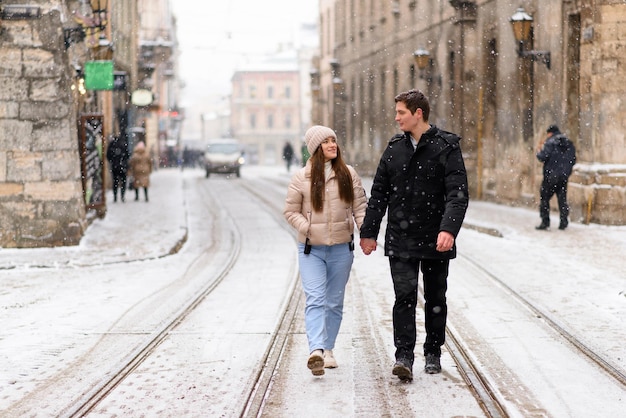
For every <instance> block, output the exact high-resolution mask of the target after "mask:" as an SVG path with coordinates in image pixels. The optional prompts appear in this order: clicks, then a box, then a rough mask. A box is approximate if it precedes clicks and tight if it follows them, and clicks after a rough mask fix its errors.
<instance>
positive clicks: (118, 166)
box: [107, 136, 128, 202]
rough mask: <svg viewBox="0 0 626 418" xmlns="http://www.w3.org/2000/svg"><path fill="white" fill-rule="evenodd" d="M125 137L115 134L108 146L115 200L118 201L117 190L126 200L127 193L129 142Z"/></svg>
mask: <svg viewBox="0 0 626 418" xmlns="http://www.w3.org/2000/svg"><path fill="white" fill-rule="evenodd" d="M122 138H123V137H120V136H114V137H113V139H112V140H111V143H110V144H109V146H108V148H107V160H109V163H110V165H111V176H112V178H113V201H114V202H117V190H118V189H119V190H120V198H121V199H122V202H124V201H125V200H124V195H125V194H126V173H127V172H128V142H127V141H126V140H125V139H122Z"/></svg>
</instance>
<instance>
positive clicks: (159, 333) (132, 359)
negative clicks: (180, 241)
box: [63, 188, 241, 417]
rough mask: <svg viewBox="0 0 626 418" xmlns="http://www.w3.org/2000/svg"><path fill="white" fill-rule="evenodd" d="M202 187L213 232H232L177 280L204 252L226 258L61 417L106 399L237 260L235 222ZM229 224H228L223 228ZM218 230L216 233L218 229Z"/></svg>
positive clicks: (78, 414)
mask: <svg viewBox="0 0 626 418" xmlns="http://www.w3.org/2000/svg"><path fill="white" fill-rule="evenodd" d="M200 190H202V194H203V197H204V198H203V199H200V200H201V201H202V202H205V209H207V210H208V213H211V215H212V222H211V228H212V233H213V234H215V235H222V234H223V231H224V230H228V231H233V233H230V239H228V240H227V239H218V240H216V242H214V244H213V245H212V246H211V247H209V248H207V249H206V250H205V251H203V252H202V253H200V254H198V256H197V257H196V258H195V260H194V261H193V262H192V263H191V264H190V265H189V266H188V268H187V269H186V271H185V273H184V274H183V276H182V277H181V279H179V280H178V281H179V282H185V281H188V280H189V277H190V276H194V275H195V274H196V273H195V271H194V270H195V268H196V266H197V264H198V263H206V260H203V259H204V258H206V252H212V253H225V254H226V258H225V259H223V260H221V261H220V264H219V267H217V268H216V271H215V273H214V275H213V277H212V278H211V279H210V280H208V281H206V282H205V283H204V284H203V285H202V286H201V287H200V288H198V289H197V290H196V291H195V292H194V293H193V294H192V296H191V297H190V298H188V299H187V300H185V301H184V303H182V305H180V307H179V309H178V310H177V311H176V312H174V313H173V314H172V315H171V317H169V318H168V319H167V320H166V321H164V323H163V324H162V325H161V326H160V327H159V328H157V329H155V330H154V331H152V333H151V334H150V335H149V337H148V338H146V339H145V340H144V341H143V342H142V343H141V344H140V345H139V347H137V348H136V349H135V350H134V351H133V352H132V353H131V354H130V355H129V356H127V357H126V358H124V359H123V360H121V361H120V362H119V366H118V368H117V369H114V370H109V372H108V373H107V376H108V377H107V378H105V379H103V380H102V381H101V382H99V383H98V384H97V385H95V386H94V387H92V388H91V390H90V391H88V392H86V393H85V394H84V396H82V397H80V398H78V399H77V400H76V402H75V403H74V404H73V405H71V406H70V407H69V408H68V409H67V410H66V411H64V414H63V415H64V416H67V417H82V416H85V415H87V414H88V413H89V412H90V411H92V410H93V408H94V407H95V406H96V405H98V403H99V402H101V401H102V400H103V399H104V398H106V397H107V396H108V395H109V394H110V393H111V392H112V391H113V390H114V389H115V388H116V387H117V386H118V385H119V384H120V382H122V381H123V380H124V379H125V378H126V377H127V376H129V375H130V374H131V373H132V372H133V371H134V370H135V369H136V368H137V367H138V366H139V365H140V364H141V363H143V362H144V361H145V360H146V359H147V358H148V357H149V356H150V354H151V353H152V352H153V351H154V349H155V348H156V347H157V346H158V345H159V344H161V343H162V342H163V341H164V340H165V339H166V338H168V336H169V334H170V332H171V331H172V330H173V329H174V328H176V327H177V326H178V325H179V324H180V323H181V322H182V321H184V319H185V317H186V316H187V315H189V313H190V312H192V311H193V310H194V309H195V308H196V307H197V306H198V305H199V304H200V303H201V302H202V301H203V300H204V299H205V298H206V296H207V295H209V294H210V293H211V292H213V290H214V289H215V288H216V287H217V286H219V284H220V283H221V282H222V280H223V279H224V278H225V277H226V276H227V275H228V273H229V272H230V270H231V269H232V267H233V265H234V264H235V263H236V262H237V259H238V257H239V254H240V250H241V233H240V231H239V230H238V229H237V227H236V224H235V223H233V222H232V221H228V219H227V218H226V217H224V216H225V215H227V213H226V211H224V210H221V208H215V207H213V206H212V205H209V204H208V202H219V199H217V198H216V196H213V195H212V192H211V191H210V189H207V188H204V189H200ZM225 224H228V225H229V227H225ZM218 229H219V230H220V232H219V234H218V233H217V230H218ZM226 247H230V249H228V250H227V251H223V250H225V249H226ZM220 250H221V251H220Z"/></svg>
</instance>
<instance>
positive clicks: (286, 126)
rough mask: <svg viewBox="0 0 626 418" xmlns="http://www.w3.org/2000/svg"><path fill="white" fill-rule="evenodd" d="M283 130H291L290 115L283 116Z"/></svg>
mask: <svg viewBox="0 0 626 418" xmlns="http://www.w3.org/2000/svg"><path fill="white" fill-rule="evenodd" d="M285 128H291V113H287V114H286V115H285Z"/></svg>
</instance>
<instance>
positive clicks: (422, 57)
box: [413, 48, 430, 79]
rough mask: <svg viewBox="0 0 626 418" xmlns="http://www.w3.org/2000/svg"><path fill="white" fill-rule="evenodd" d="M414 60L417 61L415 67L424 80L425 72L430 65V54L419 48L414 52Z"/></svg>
mask: <svg viewBox="0 0 626 418" xmlns="http://www.w3.org/2000/svg"><path fill="white" fill-rule="evenodd" d="M413 59H414V60H415V65H417V68H418V69H419V70H420V78H421V79H423V78H424V70H426V68H427V67H428V65H429V64H430V53H429V52H428V51H427V50H426V49H424V48H418V49H416V50H415V52H413Z"/></svg>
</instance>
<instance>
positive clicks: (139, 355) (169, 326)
mask: <svg viewBox="0 0 626 418" xmlns="http://www.w3.org/2000/svg"><path fill="white" fill-rule="evenodd" d="M256 185H257V186H259V183H257V184H256ZM239 186H241V187H242V188H243V189H244V190H246V191H247V192H248V193H249V197H250V198H252V199H254V200H256V201H257V204H258V205H257V206H258V207H261V206H262V207H265V209H264V210H265V211H266V212H267V213H268V214H269V215H270V216H271V217H273V218H274V219H275V220H276V222H277V224H278V225H280V226H281V227H282V228H284V229H285V230H289V231H290V227H289V225H287V223H286V222H285V221H284V219H282V217H281V216H280V213H282V210H281V208H279V207H278V206H277V203H280V204H282V203H283V199H282V197H281V198H279V199H278V200H277V201H276V200H272V199H271V198H268V196H267V193H268V191H269V190H268V189H267V188H263V186H261V187H260V188H259V187H253V186H251V185H250V184H248V183H243V182H242V183H239ZM269 192H270V193H271V191H269ZM205 193H209V194H210V193H211V192H205ZM201 200H202V201H204V202H211V203H213V204H215V202H219V200H220V199H219V198H218V197H217V196H215V195H213V196H209V195H205V196H204V198H203V199H201ZM208 206H210V205H209V204H208V203H207V207H208ZM212 210H213V211H214V212H215V214H220V216H225V215H226V214H227V212H228V211H226V210H224V208H223V207H217V208H215V207H214V208H213V209H212ZM228 216H230V215H228ZM228 216H227V217H228ZM224 221H225V218H222V219H221V220H220V219H219V218H216V219H215V222H213V224H214V225H216V224H223V223H224ZM226 230H235V231H236V233H235V234H233V235H234V238H235V239H234V240H222V241H230V242H231V246H232V247H231V249H230V250H229V251H228V259H227V260H222V262H221V263H222V264H221V265H220V272H219V273H218V274H216V276H215V277H214V279H213V280H211V281H210V282H207V283H206V285H205V286H203V287H202V288H201V289H199V290H198V292H197V293H196V294H194V295H193V296H192V297H191V298H190V299H189V300H187V301H186V302H185V304H184V305H183V306H181V308H180V309H179V311H178V312H176V313H175V314H174V315H173V316H172V318H170V319H169V320H168V321H167V323H166V324H165V325H163V326H162V327H161V328H160V329H158V330H155V331H154V332H153V333H152V335H151V336H150V338H148V339H147V340H146V341H145V343H144V344H143V345H142V346H141V347H140V348H139V349H137V350H135V352H133V353H132V354H131V355H130V356H129V357H128V358H127V359H126V360H124V361H123V362H122V366H121V367H120V368H119V369H117V370H115V371H114V372H112V373H111V378H108V379H106V381H103V382H102V383H101V384H99V385H98V386H97V387H94V388H93V390H92V391H90V392H88V393H86V394H85V396H83V397H82V398H81V399H79V400H78V401H77V402H76V403H75V404H74V405H73V407H72V408H71V409H69V410H68V411H67V413H66V414H64V416H68V417H79V416H85V415H88V414H89V413H90V412H92V411H94V409H95V408H96V407H97V406H98V405H99V404H100V402H101V401H103V400H105V399H106V398H107V397H108V396H110V395H111V394H113V392H114V391H115V389H116V388H117V387H118V385H120V383H121V382H123V381H124V379H126V378H127V377H128V376H130V375H131V374H132V373H133V372H134V371H135V370H136V369H137V368H138V367H139V366H140V365H141V364H142V363H144V362H145V361H146V360H147V359H148V358H150V356H151V355H153V354H154V351H155V350H156V349H157V347H158V346H159V345H160V344H162V343H163V342H164V341H165V340H167V339H168V337H169V336H170V334H171V333H172V331H174V330H175V328H176V327H177V326H178V325H180V324H182V323H183V322H184V321H185V318H186V317H187V316H188V315H189V314H190V313H191V312H193V311H194V310H195V309H196V307H197V306H198V305H199V304H201V303H202V301H203V300H204V299H205V298H206V297H207V296H208V295H210V294H211V292H213V290H215V289H216V288H217V287H218V286H219V284H220V283H221V281H222V280H223V279H224V278H225V277H227V276H228V274H229V272H230V270H231V268H232V267H233V266H234V265H235V264H236V263H237V261H238V259H239V253H240V251H241V242H240V241H241V233H240V231H239V230H238V228H237V225H236V222H233V225H231V226H229V227H227V228H226ZM213 250H214V251H216V250H217V251H219V250H218V249H216V248H214V249H213ZM194 264H195V262H194V263H193V264H192V265H190V266H189V268H188V270H187V272H186V275H192V276H193V275H195V274H196V273H195V272H194V270H196V268H194ZM291 276H292V279H291V286H290V289H289V290H288V292H287V299H288V300H287V301H285V302H284V303H283V305H284V307H283V309H282V314H281V317H280V319H279V320H278V322H277V326H276V329H275V330H274V332H273V333H272V335H271V337H270V340H269V344H268V345H267V348H266V350H265V352H264V353H263V355H262V356H261V357H260V359H259V360H258V364H259V366H258V367H257V368H255V369H254V370H253V371H252V373H253V375H252V376H251V380H250V383H249V384H247V385H246V387H247V389H245V391H244V393H245V394H246V395H244V399H242V400H241V402H238V403H237V404H238V405H243V406H242V407H241V411H240V413H238V415H239V416H260V413H261V411H262V407H263V403H264V401H265V398H266V396H267V394H268V393H269V391H270V388H271V384H272V377H273V375H274V373H275V371H276V370H277V369H278V367H279V362H280V357H281V356H282V354H283V351H284V347H285V344H286V341H287V338H288V335H289V332H290V329H291V326H292V322H293V319H294V317H295V314H296V312H297V310H298V309H299V307H300V304H301V303H302V292H299V291H297V290H298V289H299V288H297V287H296V284H297V277H298V274H297V269H294V270H292V272H291Z"/></svg>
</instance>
